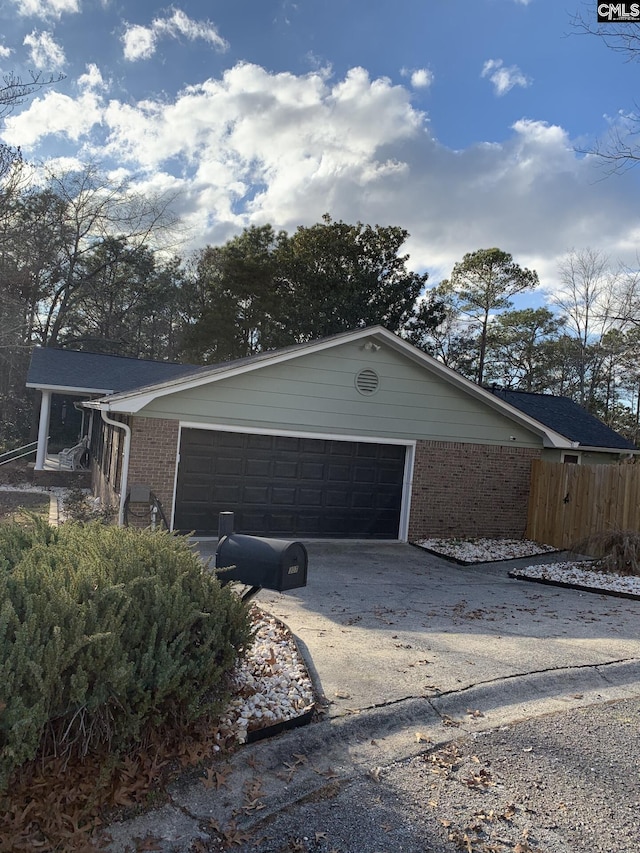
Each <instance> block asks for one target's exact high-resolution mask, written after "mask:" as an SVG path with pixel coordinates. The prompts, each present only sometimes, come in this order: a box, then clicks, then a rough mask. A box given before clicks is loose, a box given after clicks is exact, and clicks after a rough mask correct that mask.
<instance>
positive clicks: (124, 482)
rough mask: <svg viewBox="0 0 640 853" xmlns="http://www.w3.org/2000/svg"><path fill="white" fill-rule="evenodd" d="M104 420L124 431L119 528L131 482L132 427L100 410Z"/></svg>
mask: <svg viewBox="0 0 640 853" xmlns="http://www.w3.org/2000/svg"><path fill="white" fill-rule="evenodd" d="M100 414H101V415H102V420H103V421H104V422H105V423H106V424H110V425H111V426H114V427H117V428H118V429H122V430H124V450H123V453H122V473H121V475H120V508H119V509H118V527H123V526H124V504H125V501H126V499H127V486H128V481H129V456H130V454H131V427H130V426H129V425H128V424H123V423H122V421H114V420H113V418H110V417H109V416H108V415H107V413H106V412H105V410H104V409H100Z"/></svg>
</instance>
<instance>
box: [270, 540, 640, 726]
mask: <svg viewBox="0 0 640 853" xmlns="http://www.w3.org/2000/svg"><path fill="white" fill-rule="evenodd" d="M306 544H307V549H308V552H309V574H308V584H307V586H306V587H305V588H303V589H299V590H295V591H292V592H289V593H286V594H280V593H274V592H268V591H266V590H263V591H262V592H261V593H260V594H259V596H258V599H257V600H258V603H259V604H260V606H262V607H264V608H265V609H266V610H268V611H269V612H271V613H273V614H274V615H275V616H277V617H278V618H280V619H282V620H283V621H284V622H285V623H286V624H287V625H288V626H289V628H290V629H291V630H292V632H293V633H294V635H295V636H296V638H297V640H298V642H299V645H300V647H301V650H302V652H303V654H305V656H306V658H307V660H308V662H309V665H310V668H311V669H312V670H313V674H314V675H315V677H316V679H317V681H318V682H319V685H320V689H321V691H322V693H323V694H324V697H325V698H326V700H327V702H328V712H329V714H330V715H331V716H339V715H342V714H349V713H353V712H354V711H356V712H357V711H361V710H363V709H366V708H373V707H380V706H385V705H389V704H391V703H394V702H398V701H401V700H404V699H407V698H413V697H420V696H426V697H435V696H442V695H443V694H445V695H446V694H451V693H460V692H461V691H462V692H463V693H464V692H465V691H470V690H474V689H475V690H478V689H479V688H481V687H482V686H485V687H486V686H487V685H491V686H492V689H493V693H494V695H495V696H497V699H498V701H499V700H500V691H501V690H503V691H504V692H505V695H506V694H507V693H508V692H509V690H513V687H514V686H515V684H517V683H518V681H519V679H518V677H519V676H531V678H530V679H529V681H530V682H531V679H532V678H533V680H534V681H535V680H536V679H537V680H538V682H540V683H541V680H544V679H545V678H546V679H547V687H546V688H545V689H546V691H547V693H549V692H551V693H555V692H560V693H562V692H564V691H566V690H571V689H572V678H573V677H574V676H575V674H576V673H580V671H581V670H589V669H592V670H597V671H599V672H600V673H606V671H607V669H608V668H611V670H612V671H613V669H615V668H617V669H618V671H619V668H620V665H621V664H626V665H628V666H630V667H631V669H630V672H631V673H632V675H637V674H640V673H639V672H638V668H637V666H636V665H638V664H639V663H640V640H639V638H640V602H639V601H632V600H627V599H621V598H613V597H609V596H604V595H601V594H594V593H586V592H579V591H576V590H570V589H562V588H559V587H551V586H543V585H539V584H534V583H528V582H525V581H519V580H513V579H511V578H509V577H508V576H507V572H508V570H509V569H510V568H512V567H513V566H514V565H527V564H533V563H539V562H544V561H547V562H548V561H550V559H558V557H557V556H555V557H549V556H548V555H545V556H544V557H541V558H540V557H535V558H529V559H527V560H519V561H509V562H505V563H489V564H484V565H482V566H472V567H463V566H458V565H455V564H453V563H451V562H449V561H447V560H444V559H441V558H439V557H436V556H434V555H432V554H430V553H428V552H426V551H424V550H422V549H419V548H416V547H413V546H411V545H407V544H403V543H395V542H394V543H388V542H339V543H337V542H333V541H332V542H320V541H312V542H308V543H306ZM549 678H552V683H551V684H549V683H548V680H549ZM605 678H606V676H605ZM618 681H620V678H618ZM520 683H523V682H522V680H520ZM505 701H506V699H505Z"/></svg>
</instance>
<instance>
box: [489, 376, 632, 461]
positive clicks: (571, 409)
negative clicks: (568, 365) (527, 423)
mask: <svg viewBox="0 0 640 853" xmlns="http://www.w3.org/2000/svg"><path fill="white" fill-rule="evenodd" d="M492 390H493V393H494V394H495V395H496V396H497V397H500V398H501V399H502V400H504V401H505V402H507V403H510V404H511V405H512V406H515V408H516V409H520V411H521V412H524V413H525V414H526V415H529V416H530V417H532V418H535V419H536V420H537V421H540V422H541V423H543V424H546V426H548V427H550V428H551V429H553V430H555V431H556V432H559V433H560V435H564V436H565V437H566V438H568V439H569V440H570V441H577V442H578V443H579V444H580V445H582V446H583V447H610V448H613V449H615V450H636V449H637V448H636V446H635V444H634V443H633V442H632V441H629V440H628V439H626V438H624V436H622V435H620V434H619V433H617V432H615V431H614V430H612V429H610V428H609V427H608V426H607V425H606V424H603V423H602V421H601V420H599V419H598V418H596V417H595V416H594V415H592V414H590V413H589V412H587V411H586V409H583V408H582V406H579V405H578V404H577V403H574V402H573V400H570V399H569V398H568V397H556V396H554V395H553V394H531V393H529V392H528V391H508V390H506V389H504V388H497V389H492Z"/></svg>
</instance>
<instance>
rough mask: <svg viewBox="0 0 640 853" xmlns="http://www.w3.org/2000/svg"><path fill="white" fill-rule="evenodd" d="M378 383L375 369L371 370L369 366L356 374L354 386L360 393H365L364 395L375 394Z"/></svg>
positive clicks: (378, 379)
mask: <svg viewBox="0 0 640 853" xmlns="http://www.w3.org/2000/svg"><path fill="white" fill-rule="evenodd" d="M379 385H380V378H379V377H378V374H377V373H376V372H375V370H371V368H370V367H365V369H364V370H361V371H360V373H358V375H357V376H356V388H357V389H358V391H359V392H360V393H361V394H365V395H366V396H370V395H371V394H375V393H376V391H377V390H378V386H379Z"/></svg>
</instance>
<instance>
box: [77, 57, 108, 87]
mask: <svg viewBox="0 0 640 853" xmlns="http://www.w3.org/2000/svg"><path fill="white" fill-rule="evenodd" d="M78 88H79V89H81V90H88V91H92V90H95V89H105V90H106V89H108V88H109V84H108V83H106V82H105V81H104V79H103V77H102V74H101V72H100V69H99V68H98V66H97V65H95V64H94V63H93V62H90V63H89V65H87V71H86V73H85V74H82V75H81V76H80V77H78Z"/></svg>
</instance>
